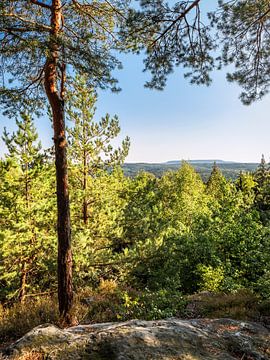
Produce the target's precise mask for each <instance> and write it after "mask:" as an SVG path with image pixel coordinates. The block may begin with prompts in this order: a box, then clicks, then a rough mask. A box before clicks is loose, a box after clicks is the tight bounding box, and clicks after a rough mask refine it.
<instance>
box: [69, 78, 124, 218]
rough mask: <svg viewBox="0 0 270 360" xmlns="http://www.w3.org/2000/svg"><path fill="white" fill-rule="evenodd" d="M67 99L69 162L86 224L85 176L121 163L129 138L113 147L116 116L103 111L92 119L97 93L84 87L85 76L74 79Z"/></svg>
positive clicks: (85, 84)
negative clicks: (71, 165)
mask: <svg viewBox="0 0 270 360" xmlns="http://www.w3.org/2000/svg"><path fill="white" fill-rule="evenodd" d="M68 99H69V101H68V108H67V119H68V120H69V121H71V122H72V123H73V127H70V128H69V129H68V134H69V143H70V146H69V153H70V161H71V162H72V163H73V165H74V170H76V171H73V175H74V176H76V181H77V183H79V188H80V190H81V191H82V193H83V206H82V209H83V221H84V224H87V220H88V202H89V199H88V194H87V193H88V188H89V183H88V179H89V176H90V177H93V176H95V175H96V174H97V172H98V171H100V170H104V169H109V168H110V169H112V168H113V167H115V166H116V165H120V164H122V163H123V162H124V159H125V158H126V156H127V155H128V151H129V145H130V141H129V138H128V137H126V138H125V140H123V141H122V146H121V147H118V148H117V149H114V148H113V146H112V144H111V143H112V141H113V140H114V139H115V138H116V137H117V136H118V135H119V133H120V126H119V120H118V118H117V116H114V117H112V118H111V117H110V115H109V114H106V115H105V116H104V117H103V118H102V119H101V120H100V121H99V122H97V121H95V119H94V116H95V111H96V108H95V103H96V101H97V94H96V92H95V91H94V90H93V88H89V87H88V86H87V83H86V78H85V76H77V77H76V78H75V80H74V82H73V83H72V87H71V90H70V92H69V94H68Z"/></svg>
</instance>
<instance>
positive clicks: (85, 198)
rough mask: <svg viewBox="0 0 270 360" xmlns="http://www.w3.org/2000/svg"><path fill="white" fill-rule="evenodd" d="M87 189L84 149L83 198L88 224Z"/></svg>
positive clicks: (84, 212)
mask: <svg viewBox="0 0 270 360" xmlns="http://www.w3.org/2000/svg"><path fill="white" fill-rule="evenodd" d="M86 190H87V165H86V151H85V150H84V154H83V191H84V198H83V222H84V224H85V225H86V224H87V219H88V214H87V211H88V204H87V197H86Z"/></svg>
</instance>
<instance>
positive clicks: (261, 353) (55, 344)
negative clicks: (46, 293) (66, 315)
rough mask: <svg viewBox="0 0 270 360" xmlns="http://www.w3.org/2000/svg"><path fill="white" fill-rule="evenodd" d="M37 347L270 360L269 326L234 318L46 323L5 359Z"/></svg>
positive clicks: (85, 355) (173, 358) (54, 352)
mask: <svg viewBox="0 0 270 360" xmlns="http://www.w3.org/2000/svg"><path fill="white" fill-rule="evenodd" d="M33 351H34V352H35V354H36V355H37V357H35V358H36V359H61V360H68V359H72V360H77V359H89V360H161V359H162V360H180V359H181V360H200V359H203V360H208V359H209V360H210V359H211V360H212V359H213V360H214V359H215V360H233V359H239V360H240V359H241V360H267V359H270V331H269V329H267V328H265V327H264V326H262V325H259V324H256V323H249V322H240V321H234V320H229V319H219V320H208V319H199V320H186V321H185V320H179V319H169V320H159V321H139V320H133V321H128V322H124V323H106V324H95V325H80V326H75V327H72V328H69V329H65V330H61V329H59V328H57V327H56V326H53V325H50V324H45V325H41V326H38V327H36V328H34V329H33V330H32V331H30V332H29V333H27V334H26V335H25V336H24V337H23V338H21V339H20V340H18V341H17V342H16V343H14V344H13V345H11V346H10V347H9V348H8V349H6V351H5V353H4V354H3V355H2V359H13V358H16V359H19V358H20V356H22V355H23V354H24V356H25V354H27V353H31V352H33ZM0 358H1V356H0ZM25 358H26V357H24V359H25ZM33 358H34V357H33ZM29 359H31V357H29Z"/></svg>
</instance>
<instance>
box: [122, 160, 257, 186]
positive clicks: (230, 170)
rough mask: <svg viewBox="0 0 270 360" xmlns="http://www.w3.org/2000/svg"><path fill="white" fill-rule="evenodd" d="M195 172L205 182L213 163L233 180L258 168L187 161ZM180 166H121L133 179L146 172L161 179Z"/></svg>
mask: <svg viewBox="0 0 270 360" xmlns="http://www.w3.org/2000/svg"><path fill="white" fill-rule="evenodd" d="M188 162H189V163H190V164H191V165H192V166H193V167H194V168H195V170H196V171H197V172H198V173H199V174H200V175H201V177H202V179H203V180H204V181H207V179H208V177H209V175H210V173H211V170H212V167H213V163H214V162H216V164H217V165H218V167H219V168H220V170H221V171H222V173H223V175H224V176H225V177H226V178H227V179H232V180H235V179H236V178H237V177H238V175H239V173H240V171H243V172H253V171H255V170H256V168H257V167H258V165H259V164H258V163H237V162H230V161H223V160H191V161H188ZM180 166H181V161H179V160H175V161H168V162H166V163H126V164H124V165H123V170H124V173H125V175H126V176H131V177H134V176H136V175H137V174H138V172H140V171H147V172H150V173H152V174H154V175H155V176H157V177H161V176H162V174H163V173H164V172H166V171H169V170H172V171H176V170H177V169H179V167H180Z"/></svg>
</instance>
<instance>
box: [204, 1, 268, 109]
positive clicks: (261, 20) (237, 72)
mask: <svg viewBox="0 0 270 360" xmlns="http://www.w3.org/2000/svg"><path fill="white" fill-rule="evenodd" d="M211 17H212V24H213V25H215V26H216V27H217V30H218V32H219V34H218V35H219V37H220V38H222V40H223V41H222V46H223V51H222V56H221V57H220V61H221V63H222V64H225V65H229V64H233V65H234V67H235V69H234V71H232V72H230V73H229V74H228V75H227V78H228V80H229V81H235V82H237V83H238V84H239V85H240V86H241V87H242V88H243V89H244V91H243V92H242V93H241V95H240V98H241V100H242V102H243V103H244V104H250V103H252V102H253V101H255V100H257V99H261V98H262V97H263V96H264V95H265V94H267V93H268V91H269V40H270V38H269V34H268V27H269V19H270V18H269V2H268V0H260V1H258V0H248V1H243V0H236V1H228V0H219V11H217V12H216V13H213V14H212V16H211Z"/></svg>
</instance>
